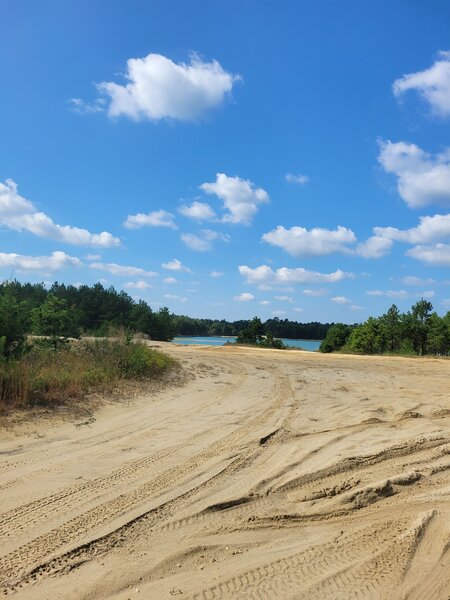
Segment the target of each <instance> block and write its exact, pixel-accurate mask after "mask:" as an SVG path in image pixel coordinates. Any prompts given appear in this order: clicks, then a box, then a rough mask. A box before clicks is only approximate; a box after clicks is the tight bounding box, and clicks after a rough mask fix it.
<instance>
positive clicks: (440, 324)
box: [320, 299, 450, 356]
mask: <svg viewBox="0 0 450 600" xmlns="http://www.w3.org/2000/svg"><path fill="white" fill-rule="evenodd" d="M337 350H341V351H343V352H355V353H358V354H387V353H392V354H413V355H421V356H423V355H426V354H435V355H441V356H447V355H449V354H450V311H449V312H447V314H446V315H444V316H443V317H440V316H439V315H438V314H437V313H436V311H434V310H433V305H432V304H431V302H429V301H428V300H424V299H421V300H419V301H418V302H416V303H415V304H414V305H413V306H412V307H411V310H409V311H407V312H404V313H401V312H400V311H399V309H398V307H397V306H396V305H395V304H393V305H392V306H391V307H390V308H389V310H388V311H387V312H386V313H385V314H383V315H381V316H380V317H378V318H375V317H369V318H368V319H367V321H365V322H364V323H362V324H360V325H345V324H344V323H336V324H334V325H332V326H331V327H330V328H329V329H328V332H327V335H326V337H325V338H324V340H323V341H322V343H321V345H320V351H321V352H335V351H337Z"/></svg>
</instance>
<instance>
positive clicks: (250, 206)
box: [200, 173, 270, 225]
mask: <svg viewBox="0 0 450 600" xmlns="http://www.w3.org/2000/svg"><path fill="white" fill-rule="evenodd" d="M200 189H202V190H203V191H204V192H205V193H207V194H215V195H216V196H217V197H218V198H220V199H221V200H222V202H223V206H224V208H225V210H226V211H227V212H226V213H225V215H224V216H223V218H222V221H223V222H225V223H239V224H241V225H250V223H251V222H252V219H253V217H254V216H255V214H256V213H257V212H258V207H259V205H260V204H265V203H268V202H269V201H270V199H269V195H268V193H267V192H266V191H265V190H263V189H262V188H255V186H254V184H253V183H252V182H251V181H248V180H245V179H240V178H239V177H228V176H227V175H225V174H224V173H217V175H216V181H215V182H214V183H202V185H201V186H200Z"/></svg>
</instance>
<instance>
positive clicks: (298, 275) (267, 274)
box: [239, 265, 354, 286]
mask: <svg viewBox="0 0 450 600" xmlns="http://www.w3.org/2000/svg"><path fill="white" fill-rule="evenodd" d="M239 273H240V274H241V275H242V276H243V277H244V278H245V279H246V281H247V283H251V284H254V285H266V286H267V285H270V284H284V285H286V284H293V283H336V282H338V281H342V280H343V279H348V278H353V277H354V275H353V274H352V273H346V272H344V271H341V269H337V270H336V271H334V272H333V273H319V272H317V271H309V270H307V269H304V268H302V267H298V268H296V269H290V268H288V267H281V268H280V269H277V270H276V271H273V270H272V269H271V267H269V266H268V265H261V266H259V267H256V268H254V269H251V268H250V267H248V266H246V265H241V266H240V267H239Z"/></svg>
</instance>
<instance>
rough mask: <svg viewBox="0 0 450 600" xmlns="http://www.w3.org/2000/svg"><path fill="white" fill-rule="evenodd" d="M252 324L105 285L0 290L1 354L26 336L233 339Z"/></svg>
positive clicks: (315, 328)
mask: <svg viewBox="0 0 450 600" xmlns="http://www.w3.org/2000/svg"><path fill="white" fill-rule="evenodd" d="M250 323H251V321H250V320H239V321H233V322H229V321H226V320H224V319H221V320H218V319H195V318H191V317H188V316H186V315H175V314H173V313H171V312H170V311H169V309H168V308H167V307H163V308H160V309H159V310H158V311H153V310H152V309H151V307H150V306H149V305H148V304H147V303H146V302H144V301H143V300H139V301H136V300H134V299H133V298H131V296H129V295H128V294H127V293H126V292H124V291H120V292H118V291H117V290H115V289H114V287H108V288H105V287H104V286H103V285H102V284H100V283H96V284H95V285H92V286H88V285H81V286H73V285H65V284H64V283H58V282H55V283H54V284H53V285H52V286H51V287H49V288H48V287H46V286H45V285H44V284H43V283H21V282H19V281H16V280H13V281H4V282H2V283H1V284H0V345H1V346H0V354H5V355H8V354H10V353H12V352H14V351H15V352H18V351H19V348H20V347H21V344H22V343H23V341H24V340H25V336H26V334H36V335H43V336H48V337H50V338H52V339H54V340H55V343H56V339H57V337H65V338H67V337H79V336H80V335H81V334H82V333H83V334H85V335H94V336H106V335H108V334H109V333H110V332H111V331H113V330H117V329H124V330H126V331H128V332H130V333H135V332H140V333H144V334H146V335H148V336H149V337H150V338H151V339H154V340H162V341H170V340H172V339H173V338H174V336H175V335H194V336H195V335H201V336H210V335H224V336H234V335H236V336H237V335H239V334H240V332H242V331H244V330H246V329H248V327H249V325H250ZM329 327H330V325H329V324H322V323H318V322H314V323H298V322H296V321H289V320H288V319H284V320H280V319H278V318H275V319H269V320H267V321H266V322H265V323H261V327H260V329H261V335H265V334H267V333H268V332H271V333H272V334H273V336H274V337H286V338H293V339H295V338H307V339H322V338H323V337H324V336H325V335H326V332H327V330H328V328H329Z"/></svg>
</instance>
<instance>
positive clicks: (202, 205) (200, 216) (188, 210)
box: [178, 200, 216, 221]
mask: <svg viewBox="0 0 450 600" xmlns="http://www.w3.org/2000/svg"><path fill="white" fill-rule="evenodd" d="M178 212H179V213H181V214H182V215H183V216H184V217H188V218H189V219H194V221H212V220H214V219H215V218H216V213H215V212H214V210H213V209H212V208H211V206H210V205H209V204H208V203H207V202H198V201H197V200H196V201H195V202H192V204H182V205H181V206H180V208H179V209H178Z"/></svg>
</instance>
